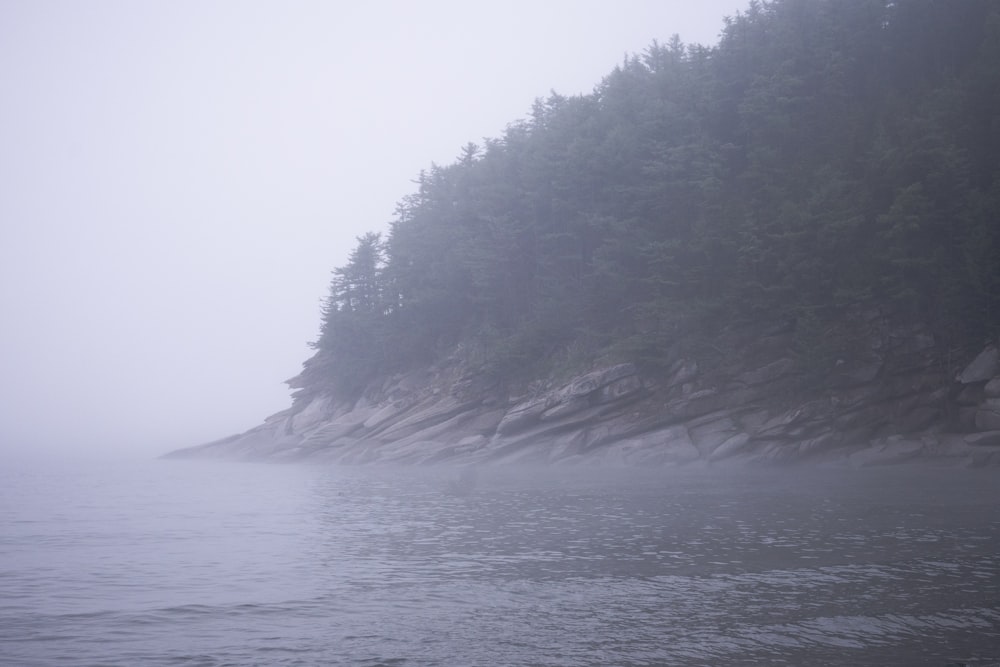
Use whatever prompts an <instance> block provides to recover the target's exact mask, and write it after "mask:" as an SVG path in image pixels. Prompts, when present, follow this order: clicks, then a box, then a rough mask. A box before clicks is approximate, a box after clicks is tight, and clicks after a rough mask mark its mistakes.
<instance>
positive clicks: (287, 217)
mask: <svg viewBox="0 0 1000 667" xmlns="http://www.w3.org/2000/svg"><path fill="white" fill-rule="evenodd" d="M743 4H744V3H742V2H738V1H737V0H712V1H705V2H698V3H690V2H683V1H681V0H676V1H663V0H648V1H631V2H617V3H610V2H594V1H588V2H580V1H578V0H573V1H570V0H560V1H558V2H556V1H552V2H544V3H528V2H520V1H518V2H505V3H492V4H485V3H463V2H422V3H408V2H371V3H355V6H352V7H350V8H347V7H345V5H344V4H343V3H332V2H304V1H299V2H281V3H278V2H245V1H235V0H234V1H232V2H219V1H215V2H194V1H181V2H177V1H169V2H155V1H147V2H141V3H140V2H124V1H121V2H119V1H96V0H95V1H91V2H51V1H50V2H37V1H35V0H21V1H18V0H15V1H10V0H7V1H5V2H3V3H0V80H2V81H3V86H2V87H0V178H2V182H3V184H4V185H3V195H2V197H0V308H2V313H3V326H2V327H0V448H2V449H0V452H3V453H5V454H7V455H12V454H13V453H15V452H19V453H22V454H23V453H24V452H36V453H39V452H40V453H43V454H49V453H54V452H60V453H63V454H65V453H66V452H77V453H79V452H94V451H98V450H100V451H117V452H122V451H124V452H130V453H132V454H137V455H142V456H147V455H153V454H157V453H161V452H163V451H166V450H169V449H172V448H176V447H182V446H188V445H194V444H198V443H200V442H205V441H208V440H212V439H215V438H218V437H222V436H225V435H229V434H231V433H235V432H238V431H242V430H245V429H247V428H249V427H251V426H253V425H254V424H256V423H258V422H259V421H260V420H262V419H263V418H264V417H266V416H267V415H268V414H271V413H273V412H276V411H279V410H281V409H284V408H285V407H287V406H288V404H289V402H290V401H289V390H288V389H287V387H286V386H285V385H284V384H283V381H284V380H286V379H287V378H289V377H291V376H293V375H295V374H296V373H297V372H298V370H299V367H300V365H301V363H302V361H304V360H305V359H306V358H307V357H308V356H309V354H310V350H309V349H308V347H307V343H308V342H309V341H310V340H312V339H313V338H314V337H315V334H316V331H317V327H318V316H319V308H320V300H321V299H322V298H323V296H324V294H325V292H326V288H327V285H328V281H329V277H330V271H331V270H332V269H333V268H334V267H335V266H337V265H339V264H340V263H342V262H343V260H344V259H345V258H346V255H347V253H348V252H349V250H350V248H351V247H352V246H353V243H354V238H355V237H356V236H357V235H359V234H362V233H364V232H366V231H369V230H376V231H377V230H382V229H385V227H386V224H387V222H388V221H389V220H390V219H391V217H392V213H393V210H394V208H395V204H396V202H397V201H398V200H399V199H400V198H402V197H403V196H405V195H406V194H408V193H409V192H411V191H412V189H413V183H412V180H413V179H414V178H415V177H416V176H417V174H418V172H419V171H420V170H421V169H423V168H426V167H427V166H429V165H430V163H431V162H432V161H433V162H438V163H448V162H450V161H452V160H453V159H454V158H455V157H456V156H457V155H458V153H459V149H460V147H461V146H462V145H463V144H465V143H466V142H468V141H480V140H481V139H482V138H483V137H495V136H498V135H499V134H500V133H501V132H502V130H503V128H504V127H505V125H506V124H507V123H508V122H511V121H514V120H516V119H518V118H521V117H524V116H525V115H526V114H527V112H528V110H529V109H530V106H531V103H532V101H533V100H534V99H535V98H537V97H540V96H545V95H547V94H548V93H549V91H550V90H555V91H557V92H559V93H561V94H567V95H570V94H577V93H587V92H590V91H591V90H592V89H593V86H594V85H596V84H597V83H598V82H599V80H600V78H601V77H602V76H603V75H605V74H606V73H608V72H609V71H610V70H611V69H612V68H613V67H614V66H615V64H617V63H618V62H620V61H621V59H622V58H623V56H624V55H625V54H626V53H627V52H640V51H642V50H643V49H644V48H645V47H646V46H647V45H648V44H649V43H650V42H651V41H652V40H653V39H659V40H661V41H663V40H666V39H668V38H669V37H670V36H671V35H672V34H674V33H677V34H679V35H680V36H681V37H682V39H683V40H684V41H685V42H689V43H703V44H709V43H715V42H716V41H717V36H718V33H719V31H720V29H721V27H722V17H723V16H725V15H731V14H734V13H735V11H736V10H737V9H738V8H740V7H742V6H743Z"/></svg>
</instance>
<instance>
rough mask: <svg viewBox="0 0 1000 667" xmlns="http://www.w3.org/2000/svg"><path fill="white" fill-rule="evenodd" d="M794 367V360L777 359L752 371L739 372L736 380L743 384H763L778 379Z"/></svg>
mask: <svg viewBox="0 0 1000 667" xmlns="http://www.w3.org/2000/svg"><path fill="white" fill-rule="evenodd" d="M794 369H795V362H794V361H793V360H791V359H787V358H785V359H778V360H777V361H772V362H771V363H769V364H767V365H765V366H761V367H760V368H755V369H753V370H752V371H747V372H745V373H741V374H740V375H738V376H737V377H736V382H739V383H742V384H745V385H754V384H764V383H766V382H773V381H775V380H778V379H780V378H782V377H784V376H786V375H788V374H789V373H791V372H792V371H793V370H794Z"/></svg>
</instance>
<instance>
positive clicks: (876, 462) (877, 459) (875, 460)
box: [849, 439, 924, 468]
mask: <svg viewBox="0 0 1000 667" xmlns="http://www.w3.org/2000/svg"><path fill="white" fill-rule="evenodd" d="M923 448H924V443H923V442H919V441H915V440H903V439H891V440H889V441H886V442H882V443H880V444H876V445H874V446H872V447H868V448H867V449H862V450H861V451H858V452H854V453H853V454H851V456H850V457H849V460H850V463H851V465H852V466H854V467H856V468H866V467H870V466H880V465H891V464H895V463H903V462H904V461H909V460H910V459H913V458H915V457H916V456H918V455H919V454H920V452H921V451H922V450H923Z"/></svg>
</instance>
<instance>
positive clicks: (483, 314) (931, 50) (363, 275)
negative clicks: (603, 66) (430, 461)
mask: <svg viewBox="0 0 1000 667" xmlns="http://www.w3.org/2000/svg"><path fill="white" fill-rule="evenodd" d="M442 104H447V100H442ZM374 177H377V175H373V178H374ZM872 310H877V311H878V312H880V313H883V314H885V315H886V316H889V317H892V318H896V319H900V320H910V321H918V322H921V323H922V324H924V325H926V326H928V327H930V328H931V330H933V331H934V333H935V336H936V337H938V338H939V339H940V340H942V341H944V342H945V344H946V345H949V346H953V347H956V348H961V347H962V346H972V345H980V344H981V343H982V342H983V340H984V339H985V338H986V337H988V336H995V335H996V332H997V331H998V330H1000V3H998V2H996V1H995V0H959V1H949V0H902V1H899V2H888V1H886V0H774V1H773V2H756V1H753V2H750V4H749V5H748V6H747V8H746V9H745V10H744V11H742V12H740V13H738V14H737V15H736V16H734V17H731V18H728V19H727V20H726V22H725V26H724V29H723V32H722V35H721V38H720V41H719V43H718V44H717V45H715V46H701V45H687V44H684V43H683V42H682V41H681V40H680V39H679V38H678V37H673V38H671V39H670V40H669V41H668V42H667V43H665V44H664V43H658V42H653V43H652V44H651V45H650V46H649V47H648V48H647V49H646V50H645V51H644V52H643V53H642V54H639V55H635V56H631V57H629V58H627V59H626V60H625V61H624V62H622V63H621V65H619V66H618V67H616V68H615V69H614V71H612V72H611V73H609V74H608V75H607V76H605V77H604V79H603V80H602V81H601V82H600V83H599V85H597V86H596V88H595V90H594V92H593V93H591V94H589V95H583V96H574V97H564V96H561V95H559V94H556V93H552V94H551V95H550V96H549V97H548V98H547V99H540V100H538V101H536V102H535V104H534V106H533V107H532V108H531V110H530V114H529V115H528V117H527V118H525V119H523V120H518V121H516V122H512V123H511V124H510V125H509V126H508V127H507V129H506V131H505V132H504V133H503V135H502V136H500V137H497V138H494V139H488V140H486V141H485V142H484V143H483V144H482V145H477V144H473V143H470V144H468V145H466V146H465V147H464V148H462V149H461V152H460V154H459V155H458V156H457V158H456V160H455V162H454V163H452V164H450V165H447V166H440V165H431V166H430V167H429V168H428V169H427V170H426V171H424V172H422V173H421V174H420V175H419V178H418V179H417V182H416V186H415V190H414V192H413V193H412V194H410V195H409V196H407V197H406V198H405V199H404V200H403V201H402V202H401V203H400V204H399V206H398V208H397V212H396V215H395V219H394V220H392V222H391V224H390V226H389V230H388V232H387V233H385V234H378V233H369V234H367V235H365V236H363V237H361V238H359V239H358V240H357V245H356V247H355V249H354V251H353V252H352V253H351V255H350V257H349V259H348V261H347V263H346V264H345V265H344V266H342V267H340V268H337V269H335V270H334V272H333V279H332V282H331V287H330V293H329V296H328V298H327V299H326V301H325V305H324V308H323V312H322V323H321V328H320V333H319V336H318V339H317V340H316V342H315V343H314V348H315V350H316V353H315V355H314V356H313V357H312V358H311V359H310V360H308V361H307V362H306V364H305V366H304V369H303V372H302V374H301V375H300V376H299V377H298V378H296V379H295V380H294V381H293V386H295V387H297V388H298V390H299V391H298V394H297V397H298V398H302V397H306V396H312V395H318V394H337V395H351V394H355V393H357V392H359V391H360V390H361V389H362V388H363V387H365V386H366V385H367V383H369V382H370V381H371V380H373V379H375V378H378V377H380V376H382V375H385V374H388V373H392V372H396V371H399V370H405V369H406V368H407V367H410V366H413V365H415V364H426V363H431V362H434V361H436V360H439V359H441V358H443V357H445V356H449V355H450V356H454V355H459V356H461V358H462V360H463V363H465V364H467V365H468V366H469V367H471V368H475V369H478V370H479V371H480V372H482V373H485V374H490V375H492V376H495V377H496V378H498V379H499V380H500V381H505V382H510V381H520V380H526V379H531V378H532V377H538V376H541V375H544V374H546V373H551V372H553V369H554V367H555V366H558V365H563V366H573V365H578V366H580V367H583V366H586V365H587V364H588V363H590V362H591V361H593V360H594V359H595V358H597V357H604V358H607V357H611V358H616V359H621V360H628V361H633V362H635V363H636V364H637V365H639V366H641V367H643V368H646V369H649V370H650V371H655V370H656V368H658V367H660V366H662V365H664V364H666V363H668V362H669V361H670V359H669V356H670V355H671V354H672V353H673V352H672V351H676V350H677V349H685V350H687V352H688V353H693V354H697V350H698V347H699V346H705V345H711V344H712V337H713V335H714V334H715V333H716V332H718V331H720V330H722V329H723V328H725V327H728V326H733V325H738V324H740V323H747V322H762V321H766V322H776V323H784V324H785V325H787V326H788V327H791V328H793V329H794V331H795V335H796V339H797V341H798V344H799V345H800V348H801V350H803V351H804V353H807V354H810V355H811V356H812V362H811V363H813V364H814V365H815V366H816V370H817V372H818V373H820V374H822V372H823V370H824V365H827V364H832V363H834V362H835V360H836V358H837V357H838V355H842V354H846V353H849V350H850V348H851V345H852V344H853V343H854V342H855V339H856V338H857V335H856V334H855V333H854V332H853V331H852V330H851V326H850V324H849V322H850V321H851V320H850V315H851V314H852V313H857V312H862V311H872Z"/></svg>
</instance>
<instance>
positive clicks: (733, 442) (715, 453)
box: [708, 433, 750, 461]
mask: <svg viewBox="0 0 1000 667" xmlns="http://www.w3.org/2000/svg"><path fill="white" fill-rule="evenodd" d="M749 442H750V436H749V435H747V434H746V433H737V434H736V435H734V436H731V437H729V438H728V439H727V440H726V441H725V442H723V443H722V444H720V445H719V446H718V447H716V448H715V449H713V450H712V453H711V454H709V456H708V460H709V461H720V460H722V459H724V458H728V457H730V456H733V455H734V454H738V453H740V452H741V451H743V450H744V449H746V446H747V443H749Z"/></svg>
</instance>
